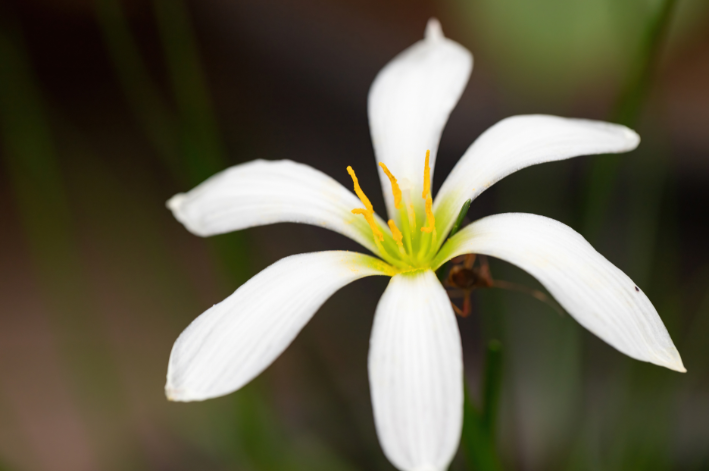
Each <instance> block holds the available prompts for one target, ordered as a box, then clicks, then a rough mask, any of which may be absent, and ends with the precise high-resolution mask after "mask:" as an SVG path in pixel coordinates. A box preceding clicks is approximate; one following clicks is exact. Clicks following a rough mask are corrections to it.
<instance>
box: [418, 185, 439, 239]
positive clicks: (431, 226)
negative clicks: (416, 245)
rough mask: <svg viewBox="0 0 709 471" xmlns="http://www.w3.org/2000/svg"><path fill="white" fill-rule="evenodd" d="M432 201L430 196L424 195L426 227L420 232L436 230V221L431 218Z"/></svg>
mask: <svg viewBox="0 0 709 471" xmlns="http://www.w3.org/2000/svg"><path fill="white" fill-rule="evenodd" d="M431 206H433V200H432V199H431V195H430V194H429V195H426V224H428V226H425V227H422V228H421V232H433V231H435V230H436V219H435V218H434V217H433V209H432V208H431Z"/></svg>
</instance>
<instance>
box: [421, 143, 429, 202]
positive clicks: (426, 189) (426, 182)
mask: <svg viewBox="0 0 709 471" xmlns="http://www.w3.org/2000/svg"><path fill="white" fill-rule="evenodd" d="M430 157H431V151H430V150H427V151H426V166H425V167H424V168H423V194H422V195H421V198H426V195H427V194H429V193H430V192H431V167H430V166H429V165H428V160H429V158H430Z"/></svg>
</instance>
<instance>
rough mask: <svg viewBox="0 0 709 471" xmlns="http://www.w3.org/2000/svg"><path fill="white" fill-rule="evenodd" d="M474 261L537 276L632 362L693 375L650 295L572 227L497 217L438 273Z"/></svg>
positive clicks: (463, 237)
mask: <svg viewBox="0 0 709 471" xmlns="http://www.w3.org/2000/svg"><path fill="white" fill-rule="evenodd" d="M467 253H476V254H485V255H491V256H493V257H497V258H501V259H502V260H506V261H508V262H510V263H513V264H515V265H517V266H518V267H520V268H522V269H524V270H525V271H527V272H529V273H530V274H531V275H533V276H534V277H536V278H537V279H538V280H539V281H540V282H541V283H542V284H543V285H544V287H545V288H546V289H547V290H549V292H550V293H551V294H552V295H553V296H554V298H556V300H557V301H558V302H559V304H561V305H562V306H563V307H564V309H566V311H568V313H569V314H571V315H572V316H573V317H574V318H575V319H576V320H577V321H578V322H579V323H580V324H581V325H583V326H584V327H586V328H587V329H588V330H590V331H591V332H593V333H594V334H596V335H597V336H598V337H600V338H601V339H603V340H605V341H606V342H608V343H609V344H610V345H612V346H613V347H615V348H616V349H618V350H619V351H621V352H623V353H625V354H626V355H628V356H630V357H633V358H635V359H638V360H642V361H647V362H650V363H654V364H656V365H660V366H665V367H667V368H670V369H672V370H676V371H681V372H684V371H686V370H685V369H684V366H683V365H682V359H681V358H680V356H679V352H678V351H677V349H676V348H675V346H674V344H673V343H672V339H671V338H670V335H669V334H668V333H667V329H666V328H665V326H664V324H663V323H662V320H661V319H660V316H659V315H658V314H657V311H656V310H655V308H654V307H653V305H652V303H651V302H650V300H649V299H648V298H647V296H645V293H643V292H642V291H641V290H640V288H638V287H637V286H636V285H635V283H633V281H632V280H631V279H630V278H628V276H627V275H626V274H625V273H623V272H622V271H620V270H619V269H618V268H616V267H615V266H614V265H613V264H612V263H610V262H609V261H608V260H606V259H605V258H604V257H603V256H602V255H601V254H599V253H598V252H596V251H595V250H594V248H593V247H591V245H590V244H589V243H588V242H586V240H585V239H584V238H583V237H582V236H581V235H580V234H578V233H577V232H575V231H574V230H573V229H571V228H570V227H568V226H566V225H564V224H562V223H560V222H558V221H555V220H553V219H549V218H546V217H542V216H536V215H533V214H521V213H510V214H498V215H495V216H489V217H486V218H483V219H480V220H479V221H476V222H474V223H473V224H471V225H469V226H467V227H466V228H464V229H463V230H461V231H460V232H459V233H458V234H456V235H455V236H453V237H451V239H450V240H449V241H448V242H447V243H446V244H445V245H444V246H443V248H442V249H441V252H440V253H439V255H438V257H437V259H436V262H435V264H434V266H436V264H439V263H443V262H444V261H445V260H449V259H451V258H453V257H456V256H458V255H462V254H467Z"/></svg>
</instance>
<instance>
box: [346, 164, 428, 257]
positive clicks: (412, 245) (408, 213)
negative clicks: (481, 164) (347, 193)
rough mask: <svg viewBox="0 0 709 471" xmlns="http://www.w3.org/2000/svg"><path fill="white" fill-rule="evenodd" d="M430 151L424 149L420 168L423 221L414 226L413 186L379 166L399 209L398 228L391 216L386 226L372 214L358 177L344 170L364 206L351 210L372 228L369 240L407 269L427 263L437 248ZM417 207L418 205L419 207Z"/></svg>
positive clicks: (415, 220)
mask: <svg viewBox="0 0 709 471" xmlns="http://www.w3.org/2000/svg"><path fill="white" fill-rule="evenodd" d="M430 156H431V152H430V151H426V162H425V165H424V171H423V192H422V194H421V197H422V198H423V200H424V205H423V206H424V211H423V214H419V218H420V220H421V221H423V220H424V217H425V224H423V225H422V226H421V227H418V225H417V214H416V207H415V205H414V200H413V195H412V185H411V182H409V181H408V180H406V179H403V180H402V181H401V182H399V181H398V180H397V179H396V177H395V176H394V175H393V174H392V173H391V172H390V171H389V169H388V168H387V166H386V165H385V164H384V163H383V162H379V166H380V167H381V168H382V170H383V171H384V174H385V175H386V176H387V178H389V181H390V182H391V192H392V195H393V196H394V208H395V209H396V210H397V212H398V220H399V225H400V226H401V229H399V227H398V226H397V223H396V221H394V219H389V221H388V223H387V225H388V226H389V227H388V230H387V228H386V227H382V226H381V225H380V224H379V223H378V221H377V218H375V216H374V208H373V206H372V203H371V202H370V201H369V198H367V195H365V194H364V191H362V188H361V187H360V186H359V180H358V179H357V176H356V175H355V172H354V170H353V169H352V167H347V173H349V174H350V176H351V177H352V182H353V183H354V191H355V193H356V194H357V197H359V199H360V201H362V204H363V205H364V208H355V209H353V210H352V213H354V214H359V215H362V216H363V217H364V218H365V219H366V221H367V223H368V224H369V227H370V229H371V231H372V239H373V241H374V243H375V244H376V246H377V248H379V251H380V252H381V255H382V258H384V259H385V260H386V261H387V262H389V263H390V264H392V265H394V266H396V267H398V268H400V269H403V270H409V269H414V268H425V267H428V266H429V265H430V262H431V261H432V260H433V256H434V255H435V250H436V238H437V234H436V219H435V217H434V215H433V210H432V206H433V199H432V197H431V167H430V165H429V161H430ZM419 207H420V206H419Z"/></svg>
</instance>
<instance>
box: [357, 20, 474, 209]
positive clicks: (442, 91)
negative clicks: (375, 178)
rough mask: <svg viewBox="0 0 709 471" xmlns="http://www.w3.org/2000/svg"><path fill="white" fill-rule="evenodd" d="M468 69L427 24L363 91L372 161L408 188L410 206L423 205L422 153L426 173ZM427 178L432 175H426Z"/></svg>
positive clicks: (433, 24)
mask: <svg viewBox="0 0 709 471" xmlns="http://www.w3.org/2000/svg"><path fill="white" fill-rule="evenodd" d="M472 67H473V57H472V55H471V54H470V52H468V50H466V49H465V48H464V47H462V46H461V45H460V44H458V43H456V42H453V41H451V40H449V39H446V38H445V37H444V36H443V33H442V31H441V25H440V24H439V23H438V21H436V20H434V19H432V20H430V21H429V23H428V26H427V28H426V37H425V38H424V39H423V40H422V41H419V42H417V43H416V44H414V45H413V46H411V47H409V48H408V49H406V50H405V51H403V52H402V53H401V54H399V55H398V56H396V57H395V58H394V59H393V60H392V61H391V62H389V63H388V64H387V65H386V66H385V67H384V68H383V69H382V70H381V71H380V72H379V75H377V77H376V79H375V80H374V82H373V83H372V87H371V89H370V90H369V103H368V109H369V127H370V131H371V134H372V143H373V145H374V152H375V154H376V157H377V161H379V162H384V164H386V166H387V167H388V168H389V170H390V171H391V172H392V173H393V174H394V176H395V177H396V178H398V179H404V178H406V179H407V180H409V181H410V182H411V183H412V186H413V190H412V193H413V196H414V198H413V201H414V202H415V203H417V204H421V205H423V199H422V198H420V195H421V191H422V188H423V169H424V160H425V157H426V150H430V151H431V160H430V163H431V168H432V169H433V166H434V164H435V161H436V151H437V150H438V142H439V140H440V138H441V132H442V131H443V127H444V126H445V124H446V121H448V115H449V114H450V112H451V110H452V109H453V107H454V106H455V105H456V103H457V102H458V99H459V98H460V95H461V93H463V89H464V88H465V84H466V83H467V82H468V77H470V72H471V70H472ZM432 174H433V173H432ZM379 177H380V179H381V183H382V190H383V191H384V199H385V201H386V204H387V211H388V213H389V217H390V218H393V219H395V220H397V221H398V214H397V213H396V211H395V210H394V198H393V196H392V193H391V186H390V182H389V179H388V178H387V177H386V175H385V174H384V172H383V171H382V170H381V169H379Z"/></svg>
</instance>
